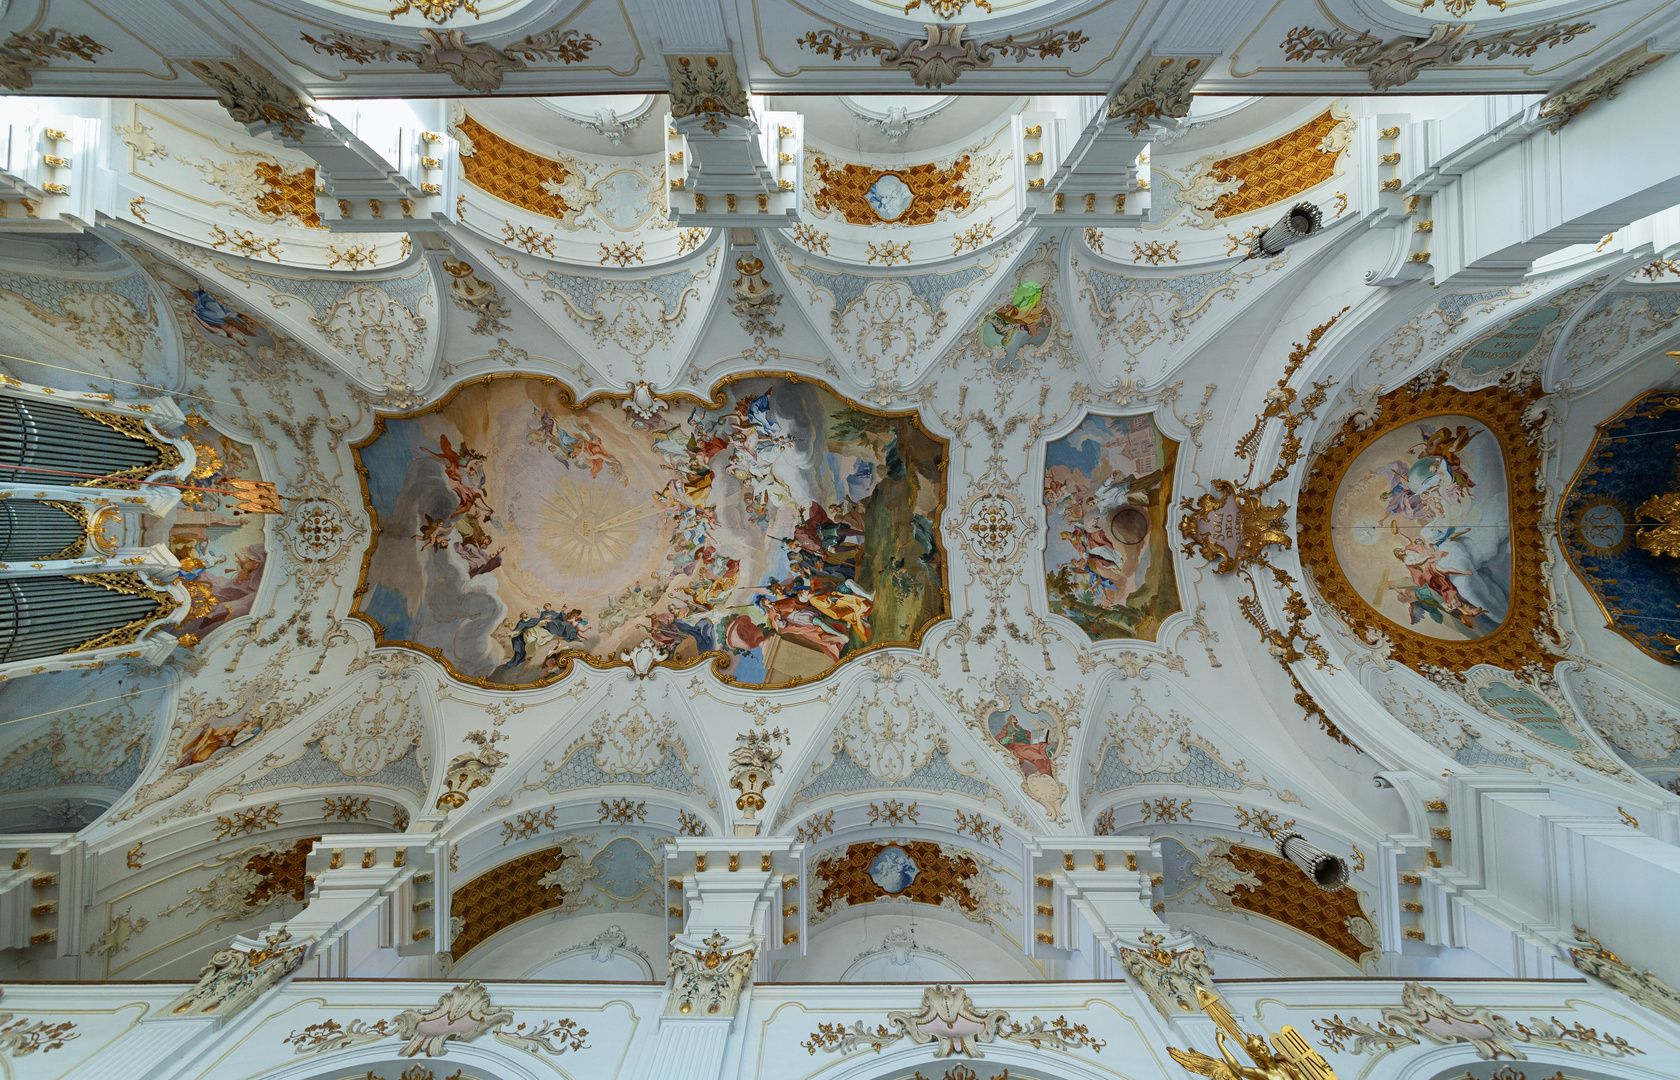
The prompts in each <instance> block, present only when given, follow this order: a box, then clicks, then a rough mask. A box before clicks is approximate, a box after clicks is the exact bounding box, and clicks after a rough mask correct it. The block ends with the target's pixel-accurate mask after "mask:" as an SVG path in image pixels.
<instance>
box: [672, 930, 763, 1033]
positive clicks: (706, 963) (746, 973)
mask: <svg viewBox="0 0 1680 1080" xmlns="http://www.w3.org/2000/svg"><path fill="white" fill-rule="evenodd" d="M727 944H729V939H728V938H727V937H725V936H723V935H722V934H721V933H719V932H717V931H715V930H714V931H712V934H711V936H710V937H708V938H706V939H705V946H706V948H705V950H704V951H699V950H696V951H692V952H691V951H689V950H687V949H683V948H673V949H672V950H671V975H670V980H669V982H668V983H667V986H668V987H669V988H670V992H669V994H668V995H667V999H666V1003H665V1015H666V1016H720V1017H728V1016H734V1015H735V1009H736V1006H737V1005H739V1004H740V1001H741V991H742V990H744V989H745V988H746V985H747V980H748V979H749V978H750V977H751V975H752V966H753V950H752V949H743V950H740V951H736V950H734V949H730V950H729V951H728V952H725V951H724V949H723V947H724V946H725V945H727Z"/></svg>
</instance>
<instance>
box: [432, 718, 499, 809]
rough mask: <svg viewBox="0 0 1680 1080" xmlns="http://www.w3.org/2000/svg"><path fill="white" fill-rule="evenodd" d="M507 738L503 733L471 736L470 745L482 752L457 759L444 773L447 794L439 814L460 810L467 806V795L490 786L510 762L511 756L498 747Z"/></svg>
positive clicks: (443, 795)
mask: <svg viewBox="0 0 1680 1080" xmlns="http://www.w3.org/2000/svg"><path fill="white" fill-rule="evenodd" d="M504 738H506V736H504V735H503V734H502V733H501V732H499V731H498V732H494V733H492V734H490V735H486V734H485V733H484V732H482V731H474V732H471V733H469V734H468V735H467V741H468V742H471V743H476V744H477V745H478V749H477V750H470V751H468V752H467V753H464V754H458V755H456V757H455V758H454V759H453V760H452V761H450V763H449V765H448V767H447V768H445V769H444V792H443V794H442V795H439V796H438V799H437V808H438V809H439V810H444V811H449V810H459V809H460V808H461V807H463V806H465V805H467V792H469V791H472V790H474V789H475V788H481V787H483V786H484V785H485V784H488V783H489V782H490V778H491V777H492V776H494V775H495V774H496V770H497V769H499V768H501V766H502V765H503V764H504V763H505V762H506V761H507V754H506V753H504V752H503V751H501V750H498V749H496V746H495V744H496V743H498V742H500V741H501V740H502V739H504Z"/></svg>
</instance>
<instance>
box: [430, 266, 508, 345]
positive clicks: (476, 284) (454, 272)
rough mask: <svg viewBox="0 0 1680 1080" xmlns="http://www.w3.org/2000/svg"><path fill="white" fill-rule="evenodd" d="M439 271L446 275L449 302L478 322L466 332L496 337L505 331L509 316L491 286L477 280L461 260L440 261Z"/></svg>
mask: <svg viewBox="0 0 1680 1080" xmlns="http://www.w3.org/2000/svg"><path fill="white" fill-rule="evenodd" d="M443 270H444V273H446V274H448V275H449V300H450V302H451V303H452V304H454V305H455V306H456V307H457V308H459V309H460V310H462V311H464V312H466V313H467V314H468V315H471V316H473V317H474V318H476V319H477V320H478V321H477V322H475V323H474V324H473V325H472V327H471V328H470V331H469V332H470V333H474V334H499V333H502V332H504V331H505V330H507V328H508V322H507V320H508V319H510V318H512V317H513V316H512V315H511V314H510V313H509V312H508V306H507V301H506V300H504V299H502V297H501V294H500V293H498V292H497V291H496V286H495V285H493V284H491V283H490V282H488V281H485V280H484V279H483V278H480V277H479V276H478V274H477V272H476V271H474V270H473V268H472V264H471V263H469V262H467V261H466V260H464V259H462V260H459V261H457V260H454V259H447V258H446V259H444V260H443Z"/></svg>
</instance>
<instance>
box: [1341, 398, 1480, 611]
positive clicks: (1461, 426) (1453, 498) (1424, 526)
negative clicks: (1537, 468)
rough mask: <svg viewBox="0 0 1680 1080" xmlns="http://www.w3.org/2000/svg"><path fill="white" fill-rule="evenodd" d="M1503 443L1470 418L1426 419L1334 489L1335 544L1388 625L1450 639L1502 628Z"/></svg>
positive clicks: (1363, 460)
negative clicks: (1501, 444)
mask: <svg viewBox="0 0 1680 1080" xmlns="http://www.w3.org/2000/svg"><path fill="white" fill-rule="evenodd" d="M1507 487H1508V485H1507V479H1506V473H1505V456H1504V453H1503V450H1502V449H1501V447H1500V444H1499V436H1498V434H1496V433H1495V432H1494V431H1493V430H1492V429H1490V428H1489V427H1488V426H1487V425H1486V424H1484V423H1483V422H1481V421H1480V420H1478V419H1476V418H1475V417H1472V416H1464V415H1441V416H1429V417H1421V418H1418V419H1414V420H1411V421H1408V422H1406V423H1404V424H1400V425H1398V426H1396V427H1394V428H1391V429H1390V430H1388V431H1387V432H1385V433H1384V434H1382V435H1381V436H1379V437H1378V438H1376V439H1375V440H1373V441H1372V442H1371V443H1370V444H1369V445H1367V446H1366V447H1365V449H1364V450H1362V451H1361V452H1360V453H1359V456H1358V457H1357V458H1355V459H1354V461H1353V463H1352V464H1351V465H1350V466H1348V470H1347V472H1346V473H1344V474H1343V476H1342V481H1341V484H1340V485H1339V486H1338V487H1337V489H1336V496H1335V501H1334V503H1333V504H1332V509H1331V518H1330V522H1329V529H1330V536H1331V545H1332V547H1333V549H1334V551H1335V554H1336V560H1337V562H1338V563H1339V564H1340V565H1341V569H1342V573H1343V574H1345V575H1346V576H1347V579H1348V584H1349V585H1351V586H1352V587H1353V590H1354V591H1355V592H1356V593H1357V594H1358V595H1359V596H1360V597H1361V598H1362V599H1363V600H1364V601H1365V602H1366V603H1367V604H1368V605H1370V606H1371V607H1372V608H1373V609H1375V610H1376V612H1377V613H1378V614H1380V615H1381V616H1382V617H1383V618H1384V619H1386V620H1388V622H1390V623H1392V624H1394V625H1395V626H1398V627H1400V628H1402V629H1405V630H1410V631H1412V632H1413V633H1417V634H1422V635H1424V636H1425V637H1429V638H1438V639H1441V640H1444V641H1464V640H1470V641H1474V640H1476V639H1478V638H1483V637H1486V636H1487V635H1488V634H1490V633H1492V632H1493V631H1494V630H1497V629H1498V628H1499V626H1500V624H1501V623H1503V622H1504V621H1505V617H1506V616H1507V615H1508V614H1509V613H1510V607H1511V510H1510V499H1509V496H1508V492H1507Z"/></svg>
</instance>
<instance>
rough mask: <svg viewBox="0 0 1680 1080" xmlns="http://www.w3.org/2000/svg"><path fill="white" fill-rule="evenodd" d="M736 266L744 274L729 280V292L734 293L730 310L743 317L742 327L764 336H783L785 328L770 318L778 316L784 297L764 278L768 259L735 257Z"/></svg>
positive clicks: (739, 317) (738, 316)
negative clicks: (778, 309) (777, 308)
mask: <svg viewBox="0 0 1680 1080" xmlns="http://www.w3.org/2000/svg"><path fill="white" fill-rule="evenodd" d="M735 269H736V270H739V271H740V272H741V276H740V277H738V278H736V279H735V280H734V281H732V282H730V283H729V291H730V292H732V293H733V294H734V299H733V300H731V301H729V310H730V311H733V312H734V313H735V317H736V318H737V319H740V320H741V329H742V330H745V331H746V332H747V333H749V334H755V335H758V336H759V337H761V338H763V337H778V336H780V334H781V332H782V327H781V326H777V325H776V324H774V323H772V322H771V321H770V320H771V319H774V318H775V317H776V307H777V305H778V304H780V303H781V302H782V297H781V295H780V294H779V293H777V292H775V290H773V289H772V288H771V287H770V283H769V282H768V281H766V280H764V260H762V259H756V258H753V257H752V256H750V255H748V256H743V257H742V258H739V259H736V260H735Z"/></svg>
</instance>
